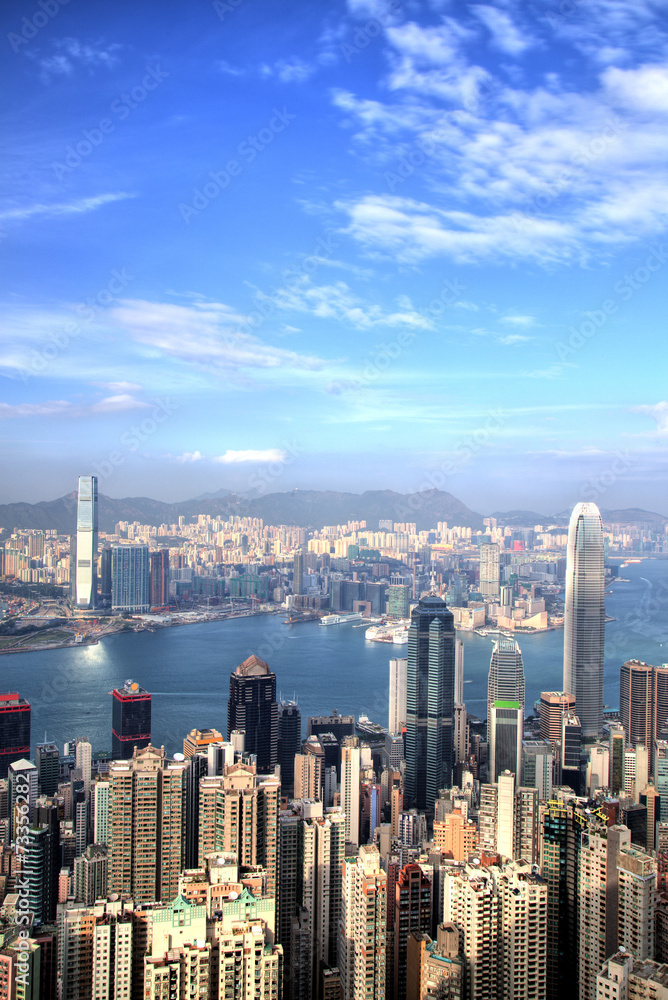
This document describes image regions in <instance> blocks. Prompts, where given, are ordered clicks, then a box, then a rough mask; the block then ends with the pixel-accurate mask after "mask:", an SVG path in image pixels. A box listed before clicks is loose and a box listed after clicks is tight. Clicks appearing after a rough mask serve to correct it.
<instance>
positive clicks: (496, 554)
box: [480, 542, 501, 597]
mask: <svg viewBox="0 0 668 1000" xmlns="http://www.w3.org/2000/svg"><path fill="white" fill-rule="evenodd" d="M500 579H501V576H500V551H499V546H498V543H497V542H492V543H483V544H482V545H481V546H480V593H481V594H482V596H483V597H498V596H499V586H500Z"/></svg>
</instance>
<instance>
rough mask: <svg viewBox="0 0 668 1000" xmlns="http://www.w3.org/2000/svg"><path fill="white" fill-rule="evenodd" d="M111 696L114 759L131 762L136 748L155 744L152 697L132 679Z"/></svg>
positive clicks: (141, 748) (116, 689) (115, 689)
mask: <svg viewBox="0 0 668 1000" xmlns="http://www.w3.org/2000/svg"><path fill="white" fill-rule="evenodd" d="M111 693H112V697H113V702H112V710H111V752H112V756H113V758H114V760H129V759H130V758H131V757H132V754H133V751H134V748H135V747H139V749H140V750H143V749H144V748H145V747H147V746H148V745H149V743H150V742H151V696H150V694H149V693H148V691H145V690H144V688H142V687H140V686H139V684H137V682H136V681H132V680H129V681H126V682H125V684H124V685H123V687H122V688H114V690H113V691H112V692H111Z"/></svg>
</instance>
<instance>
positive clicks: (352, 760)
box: [341, 736, 360, 847]
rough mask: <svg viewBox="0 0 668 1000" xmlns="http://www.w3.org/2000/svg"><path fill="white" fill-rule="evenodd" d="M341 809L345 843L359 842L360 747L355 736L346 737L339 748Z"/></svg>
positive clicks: (356, 844)
mask: <svg viewBox="0 0 668 1000" xmlns="http://www.w3.org/2000/svg"><path fill="white" fill-rule="evenodd" d="M341 808H342V809H343V811H344V813H345V817H346V841H347V842H348V843H351V844H354V845H355V846H356V847H357V846H358V845H359V842H360V746H359V740H358V739H357V737H356V736H347V737H346V738H345V740H344V741H343V747H342V748H341Z"/></svg>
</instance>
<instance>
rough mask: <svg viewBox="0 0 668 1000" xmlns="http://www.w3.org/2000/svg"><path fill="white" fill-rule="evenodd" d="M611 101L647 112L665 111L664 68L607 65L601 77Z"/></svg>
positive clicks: (667, 82)
mask: <svg viewBox="0 0 668 1000" xmlns="http://www.w3.org/2000/svg"><path fill="white" fill-rule="evenodd" d="M601 79H602V81H603V85H604V87H605V88H606V90H607V91H608V93H609V94H610V96H611V98H612V100H613V101H614V103H615V104H617V105H618V106H620V107H622V108H629V109H631V110H632V111H640V112H647V113H649V114H652V113H659V114H666V113H668V68H666V67H665V66H640V67H639V68H638V69H617V68H615V67H611V68H610V69H607V70H606V71H605V72H604V73H603V74H602V77H601Z"/></svg>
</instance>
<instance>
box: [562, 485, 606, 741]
mask: <svg viewBox="0 0 668 1000" xmlns="http://www.w3.org/2000/svg"><path fill="white" fill-rule="evenodd" d="M603 562H604V544H603V525H602V523H601V515H600V512H599V509H598V507H597V506H596V504H593V503H578V504H576V506H575V507H574V509H573V513H572V514H571V519H570V523H569V527H568V549H567V554H566V598H565V605H564V691H568V692H569V693H570V694H573V695H575V709H576V711H577V714H578V716H579V718H580V722H581V724H582V735H583V737H585V738H587V737H591V736H594V737H595V736H598V735H599V734H600V732H601V729H602V726H603V654H604V645H605V606H604V583H605V574H604V567H603Z"/></svg>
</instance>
